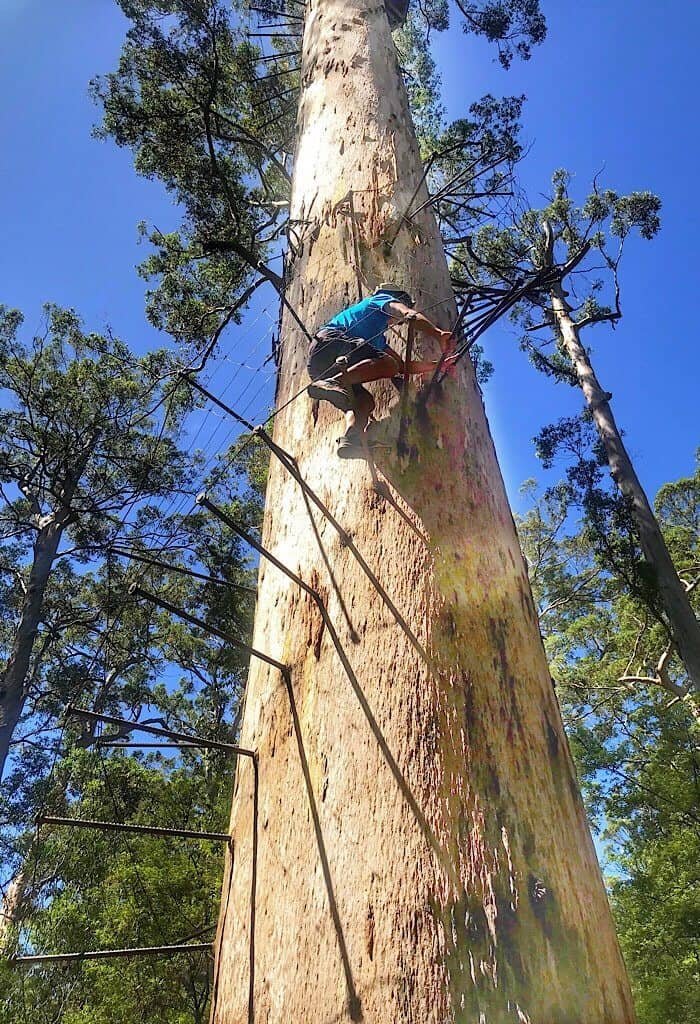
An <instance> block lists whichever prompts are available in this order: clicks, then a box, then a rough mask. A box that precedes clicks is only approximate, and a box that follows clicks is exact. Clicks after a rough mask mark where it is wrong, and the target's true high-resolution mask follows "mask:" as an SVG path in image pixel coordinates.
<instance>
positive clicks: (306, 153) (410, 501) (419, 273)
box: [213, 0, 634, 1024]
mask: <svg viewBox="0 0 700 1024" xmlns="http://www.w3.org/2000/svg"><path fill="white" fill-rule="evenodd" d="M298 130H299V144H298V151H297V160H296V167H295V172H294V186H293V196H292V203H291V216H292V218H296V219H298V220H299V221H301V222H303V223H302V224H301V225H300V227H299V235H300V239H301V243H300V245H299V246H298V247H297V249H298V252H297V255H296V257H295V259H294V261H293V262H292V263H291V265H290V268H289V286H288V291H287V296H288V298H289V300H290V302H291V303H292V304H293V306H294V307H295V308H296V309H297V310H298V312H299V313H300V315H301V317H302V318H303V320H304V321H305V322H306V323H307V324H308V325H309V327H310V328H311V329H316V328H318V327H319V326H320V325H321V324H322V323H323V322H324V320H325V319H326V318H328V317H329V316H330V315H332V314H333V313H334V312H336V311H337V310H338V309H339V308H340V307H341V306H342V305H343V304H344V303H346V302H347V301H352V300H354V298H355V296H356V289H357V273H356V272H357V271H359V273H360V275H361V278H362V280H363V282H364V283H365V285H366V288H367V290H369V289H371V288H372V287H373V286H375V285H376V284H377V283H378V282H379V281H380V280H387V279H393V280H396V281H398V282H399V283H401V284H403V285H404V286H406V287H407V288H408V289H409V290H410V291H411V292H412V293H413V295H414V296H416V297H417V304H418V307H419V308H421V309H423V310H425V311H427V312H428V314H429V315H431V316H432V317H433V318H434V319H435V320H436V321H437V322H438V323H439V324H441V325H442V326H445V327H447V326H449V325H450V324H451V323H453V322H454V319H453V318H454V316H455V309H454V304H453V299H452V292H451V288H450V282H449V275H448V271H447V266H446V263H445V258H444V254H443V250H442V246H441V243H440V239H439V236H438V232H437V229H436V225H435V222H434V218H433V216H432V214H431V212H430V210H429V209H426V210H425V211H423V212H422V213H421V214H420V215H419V216H418V217H417V218H416V219H415V221H414V222H413V223H411V224H408V223H406V222H405V221H403V220H402V214H404V213H405V211H406V208H407V204H408V202H409V200H410V197H411V195H412V194H413V192H414V190H415V189H416V187H417V185H418V183H419V180H420V177H421V173H422V168H421V164H420V160H419V155H418V149H417V145H416V141H415V137H414V134H413V130H412V127H411V122H410V116H409V112H408V106H407V101H406V96H405V92H404V89H403V85H402V82H401V79H400V75H399V72H398V69H397V63H396V58H395V53H394V49H393V45H392V42H391V37H390V34H389V29H388V24H387V19H386V14H385V10H384V5H383V4H382V3H381V2H379V0H312V2H311V3H309V4H308V5H307V19H306V26H305V34H304V45H303V74H302V95H301V102H300V108H299V120H298ZM351 190H352V192H353V203H352V205H353V206H354V208H355V211H356V231H357V234H356V237H355V241H357V243H358V245H357V250H358V252H359V259H360V264H361V265H360V266H359V267H357V266H356V265H355V262H354V261H355V255H354V253H355V248H356V247H355V245H354V244H353V233H352V230H351V224H350V222H349V217H348V213H347V212H345V211H347V209H348V206H349V204H347V203H345V204H343V203H342V201H343V200H344V198H345V197H346V196H347V195H348V192H349V191H351ZM426 198H427V196H426V193H425V189H424V188H421V190H420V192H419V195H418V198H417V200H416V205H420V204H421V203H422V202H423V201H424V200H425V199H426ZM339 204H340V206H339ZM397 228H400V230H399V232H398V235H397V236H396V241H395V244H393V245H390V244H389V241H390V240H391V239H392V238H393V236H394V234H395V232H396V229H397ZM418 341H419V339H417V342H418ZM417 347H418V349H419V350H418V351H417V352H416V357H417V358H421V356H427V355H430V356H432V357H436V356H437V354H438V353H437V352H436V351H433V350H432V349H431V348H430V346H429V345H428V346H424V350H423V351H422V352H421V351H420V346H419V345H418V346H417ZM307 348H308V342H307V339H306V338H305V337H304V335H303V334H302V332H301V331H300V330H299V329H298V328H297V327H296V326H295V324H294V322H293V320H292V319H291V318H290V317H288V316H286V317H285V320H284V323H283V332H282V350H281V356H282V364H281V375H280V385H279V394H278V406H279V407H281V406H282V405H283V404H284V403H285V402H286V401H288V400H289V399H290V398H291V397H292V396H293V395H294V394H296V392H297V391H298V390H299V389H300V388H301V387H303V386H304V384H306V383H307V382H308V378H307V377H306V374H305V363H306V352H307ZM371 387H372V389H373V391H374V393H375V395H377V396H378V398H379V403H378V409H377V417H378V418H379V420H380V422H379V423H378V424H377V426H376V428H375V435H376V436H379V437H382V438H383V439H385V440H386V441H387V444H388V445H389V447H388V448H386V449H382V450H381V451H380V453H379V454H378V455H377V458H376V461H377V467H378V471H379V473H380V475H381V479H382V480H384V481H385V482H386V484H387V486H388V488H389V492H390V494H391V496H392V500H391V501H386V500H384V499H383V498H381V497H379V496H378V495H377V493H376V492H375V491H374V490H373V488H372V482H371V476H370V472H369V469H368V467H367V466H366V465H365V464H363V463H347V462H345V463H344V462H341V461H340V460H338V459H337V457H336V455H335V439H336V438H337V437H338V436H339V435H340V434H341V433H342V430H343V424H342V419H341V417H340V414H338V413H337V412H335V410H333V409H331V408H330V407H328V406H321V407H320V408H319V409H318V410H315V409H314V408H313V407H312V404H311V402H310V401H309V400H308V399H307V397H306V396H302V397H300V398H298V399H297V400H296V401H294V402H292V404H291V405H289V406H288V407H287V408H286V409H285V410H284V411H283V412H282V413H281V414H280V415H279V416H278V417H277V418H276V420H275V440H276V441H277V442H278V443H279V444H280V445H282V446H284V447H285V448H286V449H288V450H289V451H291V452H292V453H293V454H294V455H295V456H296V457H297V458H298V460H299V464H300V467H301V470H302V473H303V475H304V477H305V478H306V480H307V481H308V482H309V483H310V484H311V486H312V487H313V488H314V489H315V490H316V491H317V492H318V494H319V495H320V496H321V498H322V499H323V500H324V501H325V502H327V504H328V505H329V506H330V508H331V509H332V511H333V513H334V515H336V516H337V517H338V519H339V520H340V521H341V523H342V524H343V525H344V526H345V527H346V528H347V530H348V531H349V532H350V534H351V536H352V537H353V539H354V541H355V543H356V544H357V547H358V548H359V549H360V550H361V552H362V554H363V555H364V557H365V558H366V560H367V562H368V564H369V566H371V568H372V569H373V570H374V572H376V574H377V576H378V577H379V580H380V582H381V584H382V585H383V586H384V587H385V588H386V590H387V591H388V593H389V595H390V597H391V599H392V600H393V602H395V604H396V606H397V607H398V608H399V609H400V613H401V616H402V619H403V626H402V625H399V624H397V622H396V618H395V617H394V615H393V614H392V613H391V611H390V609H389V608H388V606H387V604H386V602H385V601H384V600H383V599H382V598H381V596H380V595H379V594H378V592H377V590H376V588H375V587H374V586H373V585H372V584H371V582H370V581H369V579H368V577H367V574H366V573H365V572H363V571H362V569H361V567H360V566H359V565H358V562H357V559H355V558H354V557H353V554H352V552H351V551H350V550H349V549H348V547H343V546H342V544H341V541H340V539H339V537H338V535H337V533H335V532H334V531H333V530H332V529H331V527H330V526H329V524H328V523H327V522H326V521H325V520H324V519H323V517H321V516H320V515H319V514H318V513H317V512H315V511H314V512H313V517H314V519H315V526H316V530H317V534H318V535H317V536H316V534H315V532H314V528H313V525H312V519H311V514H310V513H309V511H308V510H307V507H306V505H305V502H304V500H303V497H302V494H301V492H300V490H299V487H298V486H297V484H296V483H295V482H294V481H293V480H292V478H291V477H290V475H289V474H288V473H287V471H286V470H285V469H283V467H282V466H281V465H280V463H279V462H278V461H277V460H275V459H273V462H272V467H271V472H270V479H269V484H268V493H267V503H266V515H265V525H264V543H265V544H266V545H267V547H268V548H270V549H271V550H272V552H273V553H274V554H275V556H276V557H277V558H279V559H280V560H281V561H282V562H284V563H286V564H288V565H289V566H290V567H291V568H292V569H294V570H295V571H298V572H299V573H300V574H301V576H302V577H303V578H304V579H305V580H306V581H308V582H309V583H310V584H311V585H312V586H314V587H315V588H316V589H317V590H318V591H319V592H320V593H321V594H322V596H323V598H324V599H325V601H326V604H327V607H328V610H329V613H330V616H331V619H332V620H333V622H334V623H335V626H336V628H337V630H338V633H339V636H340V639H341V641H342V644H343V649H344V652H345V653H346V655H347V657H348V659H349V661H350V663H351V666H352V670H353V672H354V675H352V677H351V678H349V676H348V673H347V672H345V671H344V670H343V668H342V665H341V661H340V659H339V657H338V654H337V652H336V649H335V647H334V645H333V643H332V642H331V638H330V636H329V631H328V629H324V626H323V621H322V618H321V616H320V614H319V611H318V609H317V607H316V606H315V604H314V601H313V600H312V599H311V598H310V597H309V596H308V595H306V594H304V593H303V592H301V591H300V590H299V588H298V587H296V586H295V585H294V584H293V583H292V582H291V581H290V580H288V579H287V578H286V577H285V576H283V575H282V574H281V573H280V572H279V570H278V569H276V568H275V567H274V566H272V565H271V564H269V563H267V564H266V563H265V562H264V561H263V564H262V565H261V569H260V591H259V597H258V608H257V615H256V623H255V636H254V644H255V646H256V647H257V648H259V649H262V650H264V651H266V652H267V653H268V654H270V655H271V656H273V657H274V658H277V659H279V660H280V661H282V662H284V663H286V664H287V665H288V666H289V667H290V685H289V686H288V685H287V684H286V683H285V680H284V678H283V677H282V675H281V673H280V672H278V671H277V670H275V669H271V668H270V667H269V666H267V665H264V664H261V663H260V662H256V661H253V663H252V664H251V669H250V676H249V682H248V690H247V696H246V706H245V712H244V719H243V726H242V737H241V742H242V744H243V745H244V746H246V747H250V748H254V749H255V750H256V751H257V752H258V755H259V794H258V801H257V814H256V806H255V802H254V799H253V772H252V768H251V765H250V763H249V762H248V761H247V760H241V762H240V764H239V766H238V769H237V774H236V783H235V789H234V800H233V811H232V825H231V829H232V835H233V841H234V858H233V864H232V865H229V868H230V870H227V872H226V876H225V884H224V892H223V898H222V915H221V920H220V928H219V934H218V938H217V963H216V968H215V994H214V1006H213V1020H214V1021H215V1022H216V1024H239V1022H244V1021H248V1022H250V1021H256V1022H258V1024H282V1022H284V1024H287V1022H289V1021H299V1022H302V1021H303V1022H314V1024H330V1022H332V1021H344V1020H350V1019H352V1020H363V1021H366V1022H372V1024H398V1022H411V1024H447V1022H458V1021H459V1022H470V1024H472V1022H474V1024H502V1022H503V1024H505V1022H516V1024H517V1022H520V1024H523V1022H531V1024H569V1022H580V1024H584V1022H585V1024H604V1022H605V1024H628V1022H631V1021H633V1019H634V1015H633V1010H632V1007H631V1000H630V993H629V987H628V983H627V980H626V976H625V969H624V965H623V962H622V959H621V955H620V951H619V948H618V944H617V940H616V937H615V933H614V930H613V926H612V922H611V917H610V912H609V908H608V905H607V901H606V897H605V892H604V888H603V885H602V881H601V876H600V871H599V868H598V864H597V861H596V856H595V852H594V849H593V844H592V842H591V838H590V834H589V832H588V827H587V824H586V819H585V815H584V811H583V807H582V804H581V800H580V797H579V793H578V788H577V785H576V781H575V777H574V772H573V767H572V762H571V758H570V755H569V751H568V748H567V744H566V739H565V737H564V733H563V729H562V724H561V719H560V716H559V711H558V707H557V702H556V698H555V696H554V692H553V689H552V684H551V680H550V676H549V673H548V670H547V664H546V661H545V657H544V652H543V648H542V644H541V640H540V635H539V628H538V622H537V617H536V614H535V610H534V606H533V602H532V598H531V594H530V588H529V583H528V579H527V574H526V570H525V565H524V562H523V558H522V556H521V553H520V549H519V546H518V541H517V537H516V532H515V527H514V524H513V520H512V517H511V513H510V510H509V507H508V503H507V499H506V495H505V491H504V487H503V482H502V479H501V475H500V472H499V469H498V465H497V462H496V457H495V453H494V449H493V444H492V441H491V437H490V434H489V430H488V425H487V422H486V418H485V415H484V409H483V406H482V402H481V399H480V395H479V391H478V388H477V386H476V383H475V380H474V375H473V372H472V368H471V366H470V365H469V364H468V362H466V363H465V364H464V365H462V366H461V369H460V373H459V375H458V377H457V379H455V380H452V381H449V382H448V383H447V384H446V386H445V388H444V391H443V393H442V394H441V395H438V396H436V397H434V398H431V400H430V402H429V403H428V407H427V410H426V412H425V413H424V414H422V415H418V414H417V413H416V407H415V404H414V402H413V397H415V396H414V393H413V392H412V403H411V407H410V409H411V416H410V418H409V428H408V434H407V442H408V448H409V452H410V454H409V455H408V457H402V458H401V459H399V457H398V456H397V453H396V439H397V435H398V429H399V421H400V412H399V410H400V400H399V396H398V395H396V393H395V392H394V391H393V389H391V388H390V387H389V386H387V385H372V386H371ZM325 560H327V563H326V561H325ZM328 565H329V566H330V571H329V569H328ZM331 573H332V576H331ZM354 635H356V639H357V642H353V636H354ZM421 648H423V649H425V650H426V651H427V652H428V657H427V658H424V657H422V656H421V654H420V653H418V652H419V650H420V649H421ZM256 826H257V827H256ZM254 834H257V849H255V847H254V843H253V835H254ZM254 853H255V856H254ZM253 868H255V872H256V877H254V875H253ZM253 884H254V885H255V907H254V929H251V886H252V885H253ZM251 961H252V962H253V965H254V975H253V985H252V990H253V999H252V1002H250V1001H249V984H250V980H251V974H250V969H251Z"/></svg>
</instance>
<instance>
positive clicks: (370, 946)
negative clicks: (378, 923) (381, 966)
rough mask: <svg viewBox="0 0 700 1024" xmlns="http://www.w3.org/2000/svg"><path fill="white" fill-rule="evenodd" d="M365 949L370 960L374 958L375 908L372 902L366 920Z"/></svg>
mask: <svg viewBox="0 0 700 1024" xmlns="http://www.w3.org/2000/svg"><path fill="white" fill-rule="evenodd" d="M365 949H366V950H367V956H368V957H369V958H370V960H374V910H373V908H372V904H371V903H370V904H369V906H368V908H367V919H366V921H365Z"/></svg>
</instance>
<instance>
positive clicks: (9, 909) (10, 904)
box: [0, 870, 27, 955]
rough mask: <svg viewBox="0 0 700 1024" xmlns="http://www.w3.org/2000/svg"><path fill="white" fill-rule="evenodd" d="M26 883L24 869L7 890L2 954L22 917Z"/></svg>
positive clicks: (0, 917)
mask: <svg viewBox="0 0 700 1024" xmlns="http://www.w3.org/2000/svg"><path fill="white" fill-rule="evenodd" d="M26 885H27V876H26V873H25V872H24V870H21V871H18V872H17V874H16V875H15V877H14V878H13V879H12V881H11V882H10V884H9V885H8V886H7V889H6V890H5V895H4V898H3V901H2V911H1V912H0V955H2V953H3V951H4V950H5V949H7V948H9V944H10V942H11V940H12V935H13V931H14V928H15V926H16V925H17V924H18V923H19V921H20V919H21V916H22V904H23V902H24V894H25V889H26Z"/></svg>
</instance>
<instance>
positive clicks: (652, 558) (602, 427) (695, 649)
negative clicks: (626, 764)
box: [552, 284, 700, 690]
mask: <svg viewBox="0 0 700 1024" xmlns="http://www.w3.org/2000/svg"><path fill="white" fill-rule="evenodd" d="M552 312H553V313H554V317H555V320H556V322H557V325H558V327H559V331H560V333H561V337H562V341H563V343H564V347H565V348H566V351H567V353H568V355H569V358H570V360H571V362H572V364H573V366H574V369H575V371H576V375H577V377H578V379H579V383H580V385H581V390H582V391H583V394H584V397H585V399H586V403H587V405H588V408H589V410H590V413H591V416H592V417H593V421H594V423H595V425H596V427H597V429H598V434H599V435H600V439H601V441H602V442H603V445H604V446H605V452H606V455H607V458H608V464H609V466H610V472H611V474H612V478H613V480H614V481H615V483H616V484H617V487H618V489H619V491H620V493H621V494H622V495H623V496H624V497H625V498H627V500H628V501H629V503H630V506H631V510H632V516H633V518H634V522H635V525H636V527H637V535H638V537H639V544H640V547H641V549H642V551H643V552H644V557H645V558H646V560H647V562H649V564H650V565H651V566H652V568H653V570H654V573H655V575H656V582H657V585H658V588H659V595H660V598H661V602H662V604H663V608H664V611H665V612H666V616H667V619H668V624H669V627H670V630H671V635H672V637H673V642H674V644H675V647H676V650H677V652H678V655H679V657H680V658H681V660H682V662H683V664H684V665H685V669H686V671H687V673H688V677H689V679H690V681H691V683H692V685H693V686H694V687H695V688H696V689H697V690H700V622H698V620H697V618H696V616H695V612H694V611H693V606H692V605H691V603H690V599H689V597H688V594H687V591H686V589H685V587H684V586H683V583H682V582H681V580H680V579H679V576H678V573H677V572H676V568H675V566H674V564H673V561H672V559H671V556H670V554H669V553H668V548H667V547H666V542H665V541H664V538H663V534H662V533H661V530H660V529H659V524H658V522H657V519H656V516H655V515H654V511H653V509H652V507H651V505H650V504H649V501H648V499H647V496H646V494H645V493H644V488H643V487H642V485H641V483H640V481H639V477H638V476H637V474H636V472H635V470H634V466H633V465H632V461H631V460H630V457H629V455H628V454H627V449H626V448H625V445H624V443H623V440H622V437H621V436H620V431H619V430H618V427H617V423H616V422H615V417H614V416H613V413H612V409H611V408H610V404H609V401H608V400H609V398H610V395H609V394H608V393H607V392H605V391H603V389H602V387H601V386H600V383H599V382H598V378H597V377H596V375H595V373H594V371H593V367H592V366H591V362H590V360H589V358H588V353H587V352H586V349H585V348H584V346H583V345H582V344H581V338H580V336H579V331H578V328H577V326H576V324H575V322H574V321H573V320H572V318H571V306H570V305H569V304H568V302H567V301H566V296H565V294H564V290H563V288H562V286H561V284H559V285H556V286H555V287H554V288H553V289H552Z"/></svg>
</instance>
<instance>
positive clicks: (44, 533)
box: [0, 517, 63, 779]
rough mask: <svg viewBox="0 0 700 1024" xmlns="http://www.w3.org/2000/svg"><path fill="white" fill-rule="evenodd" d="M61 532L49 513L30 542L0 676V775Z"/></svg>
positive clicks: (18, 714)
mask: <svg viewBox="0 0 700 1024" xmlns="http://www.w3.org/2000/svg"><path fill="white" fill-rule="evenodd" d="M62 534H63V523H62V522H61V521H59V520H58V519H56V518H53V517H52V518H51V520H50V521H49V522H48V523H46V524H45V525H43V526H41V527H40V528H39V532H38V534H37V537H36V540H35V542H34V558H33V561H32V568H31V570H30V573H29V580H28V582H27V592H26V594H25V596H24V601H23V603H22V611H21V613H20V620H19V624H18V626H17V632H16V634H15V637H14V640H13V642H12V649H11V651H10V656H9V658H8V660H7V666H6V668H5V671H4V672H3V673H2V676H1V677H0V779H1V778H2V774H3V770H4V767H5V761H6V760H7V755H8V753H9V750H10V742H11V740H12V735H13V733H14V730H15V727H16V725H17V723H18V722H19V720H20V718H21V716H22V710H23V708H24V702H25V699H26V691H25V682H26V679H27V673H28V672H29V665H30V662H31V658H32V651H33V649H34V641H35V639H36V634H37V631H38V629H39V622H40V620H41V609H42V606H43V603H44V594H45V592H46V585H47V583H48V581H49V576H50V574H51V569H52V567H53V563H54V560H55V558H56V552H57V551H58V545H59V543H60V541H61V536H62Z"/></svg>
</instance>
